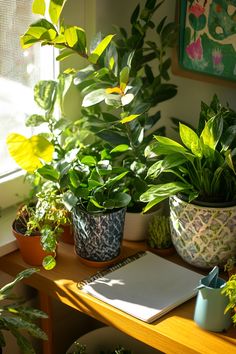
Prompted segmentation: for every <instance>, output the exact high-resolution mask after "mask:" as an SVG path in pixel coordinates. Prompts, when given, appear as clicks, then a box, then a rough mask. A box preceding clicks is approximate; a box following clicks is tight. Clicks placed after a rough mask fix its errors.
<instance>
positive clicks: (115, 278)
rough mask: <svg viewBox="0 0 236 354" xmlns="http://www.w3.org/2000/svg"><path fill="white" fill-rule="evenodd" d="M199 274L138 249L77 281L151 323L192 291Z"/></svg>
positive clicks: (101, 297)
mask: <svg viewBox="0 0 236 354" xmlns="http://www.w3.org/2000/svg"><path fill="white" fill-rule="evenodd" d="M201 278H202V275H201V274H198V273H196V272H193V271H191V270H188V269H186V268H184V267H181V266H179V265H177V264H175V263H172V262H170V261H168V260H166V259H164V258H161V257H159V256H157V255H155V254H153V253H151V252H140V253H139V254H137V255H136V256H133V257H130V258H128V259H126V260H125V261H122V262H121V263H120V264H117V265H115V266H114V267H112V268H111V269H110V270H109V272H107V273H106V274H104V273H97V274H96V275H95V276H94V277H92V278H91V279H89V280H87V281H85V282H83V283H81V284H80V288H81V289H82V290H83V291H85V292H87V293H88V294H90V295H92V296H94V297H96V298H98V299H100V300H102V301H104V302H106V303H108V304H110V305H112V306H114V307H116V308H118V309H120V310H122V311H124V312H126V313H128V314H130V315H132V316H134V317H136V318H139V319H140V320H143V321H145V322H148V323H151V322H153V321H154V320H156V319H157V318H159V317H161V316H162V315H164V314H165V313H167V312H168V311H170V310H171V309H173V308H174V307H176V306H178V305H180V304H181V303H183V302H184V301H186V300H188V299H190V298H191V297H193V296H194V295H196V292H197V290H196V287H197V286H198V285H199V280H200V279H201Z"/></svg>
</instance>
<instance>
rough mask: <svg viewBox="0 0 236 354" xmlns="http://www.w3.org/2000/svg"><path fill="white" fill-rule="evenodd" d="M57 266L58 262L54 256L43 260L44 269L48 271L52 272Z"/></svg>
mask: <svg viewBox="0 0 236 354" xmlns="http://www.w3.org/2000/svg"><path fill="white" fill-rule="evenodd" d="M55 266H56V260H55V258H54V257H53V256H47V257H45V258H44V259H43V267H44V269H46V270H51V269H53V268H54V267H55Z"/></svg>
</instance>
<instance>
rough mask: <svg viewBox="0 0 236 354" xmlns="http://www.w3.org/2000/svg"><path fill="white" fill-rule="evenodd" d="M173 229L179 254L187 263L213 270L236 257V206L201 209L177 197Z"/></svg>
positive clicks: (172, 206)
mask: <svg viewBox="0 0 236 354" xmlns="http://www.w3.org/2000/svg"><path fill="white" fill-rule="evenodd" d="M170 226H171V236H172V242H173V244H174V246H175V248H176V251H177V252H178V254H179V255H180V257H181V258H182V259H183V260H185V261H186V262H187V263H190V264H192V265H194V266H197V267H200V268H212V267H214V266H215V265H219V266H223V265H224V264H225V263H226V262H227V260H228V258H229V257H231V256H233V255H236V206H229V207H225V208H219V207H217V208H212V207H206V206H198V205H196V204H191V203H187V202H185V201H183V200H182V199H180V198H178V197H177V196H173V197H170Z"/></svg>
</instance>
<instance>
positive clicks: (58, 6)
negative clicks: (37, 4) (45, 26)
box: [49, 0, 66, 23]
mask: <svg viewBox="0 0 236 354" xmlns="http://www.w3.org/2000/svg"><path fill="white" fill-rule="evenodd" d="M65 3H66V0H50V3H49V15H50V18H51V20H52V22H53V23H57V22H58V20H59V17H60V15H61V11H62V9H63V6H64V5H65Z"/></svg>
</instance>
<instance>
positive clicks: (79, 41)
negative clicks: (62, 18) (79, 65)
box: [64, 26, 87, 54]
mask: <svg viewBox="0 0 236 354" xmlns="http://www.w3.org/2000/svg"><path fill="white" fill-rule="evenodd" d="M64 36H65V40H66V42H67V43H68V45H69V47H71V48H75V49H76V50H78V51H79V52H80V53H81V54H84V53H86V51H87V49H86V35H85V31H84V29H83V28H81V27H78V26H73V27H68V28H66V29H65V33H64Z"/></svg>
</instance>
